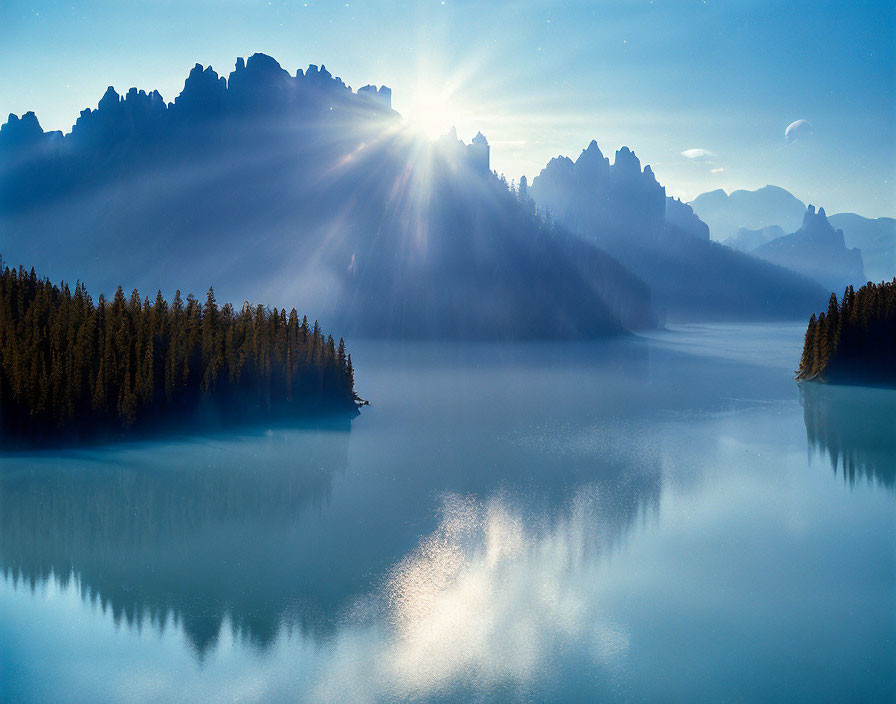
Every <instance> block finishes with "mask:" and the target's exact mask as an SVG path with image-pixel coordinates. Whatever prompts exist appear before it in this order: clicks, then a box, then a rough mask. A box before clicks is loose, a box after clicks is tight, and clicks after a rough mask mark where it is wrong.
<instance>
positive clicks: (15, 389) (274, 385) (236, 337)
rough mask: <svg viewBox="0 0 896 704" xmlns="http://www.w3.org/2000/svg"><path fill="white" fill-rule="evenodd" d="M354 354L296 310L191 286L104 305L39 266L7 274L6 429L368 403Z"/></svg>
mask: <svg viewBox="0 0 896 704" xmlns="http://www.w3.org/2000/svg"><path fill="white" fill-rule="evenodd" d="M353 385H354V382H353V372H352V363H351V356H350V355H348V354H346V351H345V344H344V343H343V341H342V340H340V341H339V344H338V346H337V345H336V344H335V342H334V340H333V337H332V336H329V337H326V338H325V337H324V335H323V333H322V332H321V330H320V327H319V326H318V324H317V322H316V321H315V323H314V325H313V326H309V325H308V320H307V318H303V319H302V320H301V321H300V320H299V317H298V314H297V313H296V311H295V309H293V310H292V311H291V312H290V313H289V315H288V316H287V313H286V311H285V310H279V311H278V310H277V309H276V308H274V309H273V310H270V311H269V310H267V309H265V308H264V307H263V306H257V307H252V306H250V305H249V304H248V303H246V304H244V305H243V308H242V310H240V311H234V310H233V308H232V307H231V306H230V304H226V305H224V306H223V307H222V308H219V307H218V305H217V303H216V302H215V296H214V292H213V291H212V290H211V289H209V291H208V297H207V300H206V302H205V305H202V304H200V303H199V301H197V300H196V299H195V298H193V296H192V295H190V296H188V297H187V300H186V302H184V301H183V300H182V298H181V296H180V292H179V291H178V293H177V294H176V295H175V297H174V300H173V301H172V303H171V305H169V304H168V303H167V302H166V301H165V300H164V299H163V298H162V294H161V292H159V293H158V295H157V296H156V299H155V301H154V302H152V303H150V301H149V298H146V299H144V300H142V301H141V299H140V295H139V294H138V293H137V291H136V289H135V290H134V292H133V293H132V294H131V296H130V299H126V298H125V296H124V293H123V291H122V290H121V287H119V288H118V289H117V291H116V292H115V296H114V298H113V299H112V301H111V302H107V301H106V300H105V299H104V297H103V296H102V294H100V297H99V301H98V302H97V304H96V305H94V303H93V301H92V299H91V298H90V296H89V295H88V294H87V291H86V290H85V288H84V285H83V284H80V283H79V284H78V285H77V286H76V287H75V290H74V292H72V291H71V289H70V288H69V287H68V286H67V285H66V284H64V283H63V284H62V285H61V286H55V285H53V284H51V283H50V281H49V280H48V279H43V280H41V279H39V278H38V277H37V276H36V274H35V273H34V270H33V269H32V270H31V272H30V273H28V272H26V271H25V270H24V269H21V268H20V269H19V270H18V271H16V270H14V269H13V270H11V269H9V268H8V267H7V268H6V269H5V270H4V271H3V272H2V274H0V414H2V415H0V418H2V423H0V430H2V433H3V435H4V437H5V438H9V437H13V438H15V437H21V436H41V437H51V438H53V439H56V440H59V439H66V438H70V437H76V436H78V435H79V434H88V435H93V434H96V433H97V432H99V431H118V432H120V431H122V430H126V429H129V428H131V427H133V426H135V425H143V426H147V425H159V424H161V423H163V422H165V423H171V421H172V420H174V419H177V420H178V421H184V420H197V419H198V418H199V417H200V416H201V417H202V418H203V419H206V418H208V417H209V415H210V414H211V415H212V417H216V418H220V419H224V420H227V421H231V422H232V421H233V420H237V419H243V418H251V417H258V416H262V417H267V416H270V415H272V414H275V413H280V414H283V413H297V412H301V411H310V410H318V411H319V410H322V409H332V410H342V411H349V412H356V407H355V402H356V398H357V397H356V396H355V394H354V390H353Z"/></svg>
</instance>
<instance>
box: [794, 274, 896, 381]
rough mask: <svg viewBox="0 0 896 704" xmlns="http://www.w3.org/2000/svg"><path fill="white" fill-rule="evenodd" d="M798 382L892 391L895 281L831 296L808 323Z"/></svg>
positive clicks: (895, 339) (895, 361)
mask: <svg viewBox="0 0 896 704" xmlns="http://www.w3.org/2000/svg"><path fill="white" fill-rule="evenodd" d="M796 378H797V380H798V381H825V382H831V383H841V384H863V385H869V386H892V387H896V278H894V279H893V280H892V281H889V282H886V281H885V282H882V283H879V284H874V283H871V282H869V283H867V284H865V285H864V286H862V287H861V288H860V289H859V290H858V291H854V290H853V287H852V286H848V287H847V288H846V291H845V292H844V294H843V299H842V300H841V301H838V300H837V296H836V295H835V294H831V300H830V303H829V304H828V310H827V312H826V313H821V314H820V315H819V316H818V317H816V316H815V315H813V316H812V318H811V319H810V320H809V326H808V328H807V330H806V340H805V344H804V345H803V355H802V358H801V360H800V368H799V370H798V372H797V376H796Z"/></svg>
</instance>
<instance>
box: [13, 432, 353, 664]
mask: <svg viewBox="0 0 896 704" xmlns="http://www.w3.org/2000/svg"><path fill="white" fill-rule="evenodd" d="M346 424H347V423H346ZM345 430H346V429H345V428H342V429H333V428H327V429H325V430H316V431H307V432H305V431H303V432H295V431H285V432H277V431H274V432H273V433H268V434H263V435H258V436H254V437H250V438H241V439H239V440H221V441H214V440H210V441H202V442H196V441H191V442H183V443H171V444H165V445H149V444H147V445H142V446H129V447H125V448H121V449H115V450H111V451H102V452H89V453H85V454H83V456H82V457H78V458H77V459H76V460H75V461H72V458H67V459H66V460H65V463H64V466H62V464H61V463H60V462H58V461H55V460H52V459H48V458H45V457H42V456H40V455H25V456H19V457H13V458H7V460H6V461H5V464H6V465H7V466H6V467H5V470H4V472H3V473H0V567H2V570H3V572H4V575H5V577H6V578H7V579H8V580H11V581H12V582H14V583H15V584H20V583H24V584H25V585H26V586H30V588H31V589H32V590H33V589H35V588H36V587H38V586H40V585H42V584H43V583H45V582H46V581H47V580H49V579H51V578H55V579H56V580H57V581H58V582H59V583H60V584H61V585H63V586H67V585H69V583H70V581H71V580H72V579H73V578H74V579H76V580H78V583H79V586H80V589H81V592H82V595H83V597H84V598H85V599H90V600H91V601H93V602H99V604H100V605H101V607H102V609H103V610H104V611H105V610H106V609H110V610H111V612H112V614H113V616H114V618H115V621H116V623H118V622H121V621H122V620H123V621H125V622H126V623H128V624H129V625H134V626H138V627H139V626H142V625H143V623H144V621H146V620H148V621H149V622H150V623H153V624H157V625H159V626H161V627H164V626H165V625H166V622H167V621H168V619H169V618H174V619H175V620H176V621H177V622H179V623H180V624H181V625H182V627H183V629H184V631H185V633H186V634H187V636H188V637H189V638H190V640H191V642H192V643H193V645H194V646H195V648H196V650H197V652H198V653H200V654H201V653H203V652H204V651H205V650H207V649H208V648H209V647H210V646H211V645H212V644H213V643H214V642H215V640H216V638H217V636H218V633H219V631H220V628H221V624H222V623H223V621H224V619H225V617H228V618H229V620H230V622H231V623H232V625H233V627H234V630H235V631H236V632H237V633H238V634H240V635H243V636H246V637H248V638H249V639H250V640H252V641H254V642H256V643H259V644H261V645H264V644H266V643H268V642H270V641H271V640H272V639H273V638H274V637H275V635H276V633H277V632H278V629H279V628H280V626H281V625H284V624H286V625H293V624H295V625H299V626H301V627H308V626H309V625H311V623H310V622H311V621H313V620H314V616H315V613H316V612H319V611H321V610H322V609H323V608H325V605H321V604H319V603H316V602H317V601H318V600H317V599H316V595H315V594H314V592H313V591H309V589H308V586H309V583H311V584H313V583H314V581H316V577H315V573H318V574H319V573H320V571H322V570H325V569H326V568H325V564H324V563H325V562H326V560H325V558H324V557H323V556H317V555H315V554H314V551H313V550H311V551H309V550H308V549H307V546H306V544H305V543H306V541H305V538H306V537H307V536H304V535H303V528H302V517H303V514H305V513H307V512H308V511H309V509H310V510H313V509H314V508H315V507H318V508H319V507H322V506H323V505H324V504H326V503H327V501H328V499H329V495H330V490H331V482H332V475H333V472H334V471H343V470H344V468H345V466H346V464H347V459H348V433H347V432H345ZM312 563H313V564H312Z"/></svg>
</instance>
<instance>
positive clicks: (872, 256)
mask: <svg viewBox="0 0 896 704" xmlns="http://www.w3.org/2000/svg"><path fill="white" fill-rule="evenodd" d="M828 222H830V223H831V225H832V226H833V227H836V228H837V229H839V230H843V236H844V238H845V239H846V246H847V247H858V248H859V249H860V250H862V259H863V260H864V262H865V276H866V277H868V278H869V279H870V280H871V281H875V282H880V281H889V280H891V279H892V278H893V277H894V276H896V220H894V219H893V218H876V219H873V220H872V219H871V218H863V217H862V216H861V215H856V214H855V213H837V214H836V215H830V216H828Z"/></svg>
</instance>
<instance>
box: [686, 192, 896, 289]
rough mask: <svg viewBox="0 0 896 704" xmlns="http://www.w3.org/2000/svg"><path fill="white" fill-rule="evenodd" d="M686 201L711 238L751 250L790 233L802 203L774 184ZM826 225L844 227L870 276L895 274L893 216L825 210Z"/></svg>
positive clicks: (895, 223)
mask: <svg viewBox="0 0 896 704" xmlns="http://www.w3.org/2000/svg"><path fill="white" fill-rule="evenodd" d="M691 205H692V206H693V208H694V211H695V212H696V213H697V214H698V215H699V216H700V218H701V219H702V220H703V221H704V222H706V223H707V224H708V225H709V228H710V232H711V234H712V237H713V239H716V240H720V241H722V242H724V244H726V245H728V246H729V247H733V248H734V249H740V250H741V251H744V252H750V251H752V250H754V249H756V248H757V247H759V246H760V245H762V244H765V243H766V242H770V241H771V240H773V239H776V238H778V237H781V236H783V235H784V234H785V233H788V232H794V231H795V230H797V229H799V228H800V227H801V225H802V219H803V215H804V214H805V212H806V206H805V205H804V204H803V202H802V201H801V200H799V199H797V198H796V197H795V196H793V195H792V194H791V193H789V192H788V191H786V190H785V189H783V188H779V187H778V186H766V187H765V188H760V189H758V190H756V191H734V192H733V193H731V195H726V194H725V192H724V191H721V190H718V191H710V192H708V193H702V194H701V195H699V196H697V198H695V199H694V200H693V201H691ZM828 220H829V221H830V223H831V225H832V226H833V227H834V228H835V229H838V230H843V236H844V238H845V240H846V246H847V247H849V248H854V247H858V248H859V249H860V250H861V251H862V258H863V260H864V264H865V274H866V275H867V276H868V277H869V278H870V279H871V280H873V281H884V280H889V279H892V278H893V276H894V275H896V220H894V219H893V218H877V219H871V218H865V217H862V216H861V215H856V214H855V213H837V214H836V215H829V216H828Z"/></svg>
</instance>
